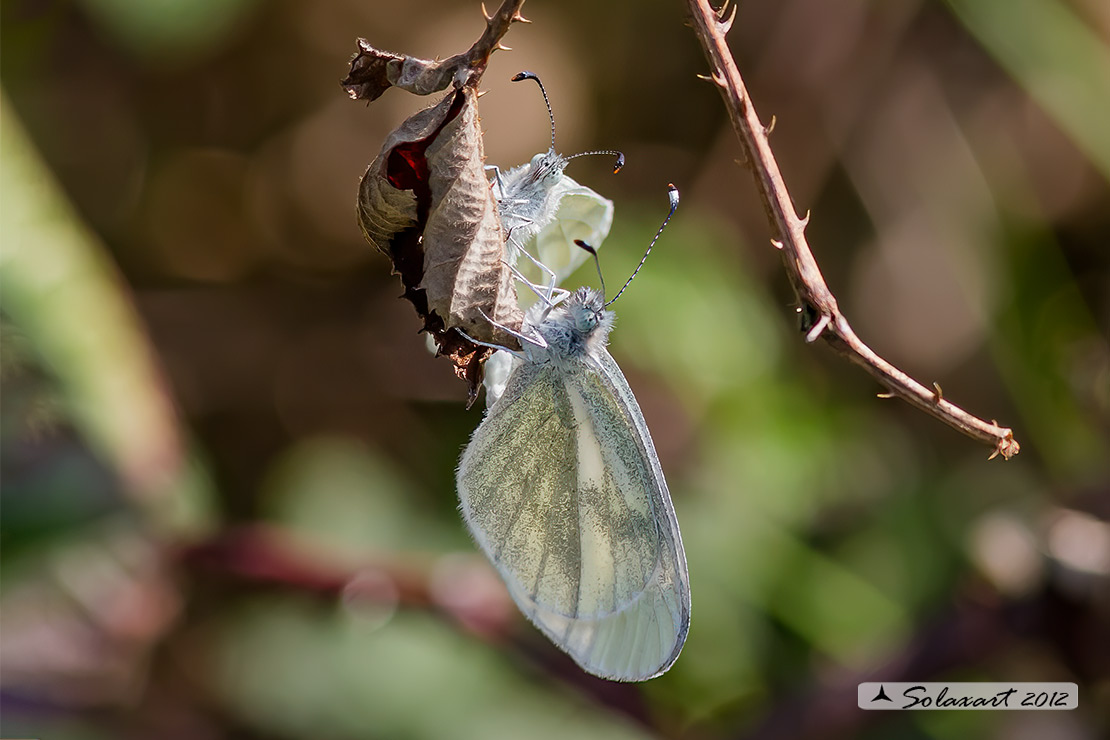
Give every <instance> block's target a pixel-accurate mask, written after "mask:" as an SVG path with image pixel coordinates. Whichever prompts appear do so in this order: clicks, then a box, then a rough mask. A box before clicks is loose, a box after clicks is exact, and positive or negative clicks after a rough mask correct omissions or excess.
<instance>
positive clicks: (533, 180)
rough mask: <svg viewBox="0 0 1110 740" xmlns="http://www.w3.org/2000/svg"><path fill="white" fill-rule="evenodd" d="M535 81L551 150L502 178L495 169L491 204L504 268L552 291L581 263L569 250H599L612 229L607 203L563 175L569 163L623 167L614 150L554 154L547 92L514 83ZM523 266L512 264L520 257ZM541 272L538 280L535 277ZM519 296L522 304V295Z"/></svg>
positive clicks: (522, 76) (582, 256)
mask: <svg viewBox="0 0 1110 740" xmlns="http://www.w3.org/2000/svg"><path fill="white" fill-rule="evenodd" d="M520 80H535V81H536V84H537V85H539V87H540V92H541V93H543V99H544V102H545V103H546V104H547V114H548V117H549V119H550V120H551V146H550V148H549V149H548V150H547V151H546V152H543V153H540V154H537V155H536V156H534V157H532V159H531V161H530V162H528V163H527V164H522V165H520V166H518V167H514V168H512V169H511V170H508V171H507V172H504V173H502V172H501V171H500V169H498V168H497V167H495V166H491V167H488V168H487V169H492V170H493V171H494V178H493V182H492V185H493V194H494V197H495V198H496V199H497V209H498V214H499V215H500V217H501V227H502V229H503V231H504V233H505V240H506V241H505V243H506V247H507V249H506V253H507V259H508V261H509V263H510V264H514V265H517V267H519V268H520V269H521V270H522V271H523V272H524V274H525V276H526V277H528V278H530V279H531V278H532V277H535V279H534V280H531V282H533V283H540V282H541V280H542V281H543V282H544V283H546V284H547V286H548V287H549V288H551V287H554V286H555V285H557V284H558V283H559V282H561V281H562V279H563V278H565V277H566V276H567V275H569V274H570V273H571V272H573V271H574V270H575V269H576V268H577V267H578V266H579V265H581V264H582V263H583V262H584V261H585V260H586V253H585V252H583V251H582V250H581V249H578V248H577V247H576V246H575V241H576V240H582V241H584V242H586V243H587V244H590V245H593V247H594V248H598V247H600V246H601V243H602V241H604V240H605V237H606V236H608V235H609V229H610V228H611V227H612V225H613V201H611V200H609V199H608V198H605V197H603V196H601V195H599V194H598V193H597V192H595V191H594V190H592V189H590V188H588V187H586V186H584V185H580V184H578V183H577V182H575V181H574V180H573V179H572V178H571V177H569V176H567V175H566V173H565V170H566V167H567V164H568V163H569V162H570V160H572V159H576V158H577V157H584V156H588V155H593V154H611V155H614V156H615V157H616V158H617V160H616V163H615V165H614V167H613V172H614V173H616V172H619V171H620V169H621V168H622V167H623V166H624V155H623V154H621V153H620V152H618V151H613V150H602V151H594V152H582V153H581V154H574V155H572V156H569V157H564V156H563V155H561V154H559V153H558V152H556V151H555V116H554V114H553V113H552V112H551V103H550V101H549V100H548V98H547V91H546V90H545V89H544V87H543V83H542V82H540V79H539V77H537V76H536V75H535V74H534V73H532V72H521V73H519V74H517V75H516V76H514V77H513V81H514V82H519V81H520ZM522 255H523V256H525V257H526V258H527V260H528V262H529V263H531V264H530V265H529V264H517V260H518V258H519V257H520V256H522ZM541 273H542V277H541ZM522 297H523V298H524V299H525V301H526V302H527V301H528V300H529V299H528V294H527V293H525V294H523V295H522Z"/></svg>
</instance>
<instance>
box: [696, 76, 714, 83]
mask: <svg viewBox="0 0 1110 740" xmlns="http://www.w3.org/2000/svg"><path fill="white" fill-rule="evenodd" d="M696 76H697V78H698V79H699V80H705V81H706V82H712V81H713V77H712V76H711V75H696Z"/></svg>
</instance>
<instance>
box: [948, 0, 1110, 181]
mask: <svg viewBox="0 0 1110 740" xmlns="http://www.w3.org/2000/svg"><path fill="white" fill-rule="evenodd" d="M947 1H948V5H949V6H950V7H951V8H952V11H953V12H954V13H955V14H956V17H957V18H959V19H960V21H961V22H962V23H963V24H964V26H966V27H967V29H968V30H969V31H970V32H971V33H973V34H974V35H975V37H976V38H977V39H979V41H980V43H982V44H983V46H984V47H985V48H986V49H987V51H989V52H990V53H991V54H993V55H994V57H995V58H996V59H997V60H998V62H999V63H1000V64H1001V65H1002V66H1003V67H1005V68H1006V70H1007V71H1008V72H1009V73H1010V74H1012V75H1013V76H1014V77H1015V79H1017V81H1018V83H1019V84H1020V85H1021V86H1022V87H1023V88H1024V89H1025V90H1026V91H1027V92H1028V93H1029V94H1030V95H1032V96H1033V98H1035V99H1036V100H1037V102H1039V103H1040V104H1041V105H1042V106H1043V107H1044V109H1045V112H1046V113H1048V115H1049V116H1051V117H1052V118H1053V119H1054V120H1055V121H1056V122H1057V123H1058V124H1059V125H1060V127H1061V128H1062V129H1063V130H1064V131H1066V132H1067V133H1068V135H1069V136H1071V137H1072V139H1073V140H1074V141H1075V143H1076V145H1077V146H1078V147H1079V148H1080V149H1082V150H1083V151H1084V152H1086V154H1087V156H1088V157H1090V158H1091V162H1092V163H1093V164H1094V165H1095V167H1097V168H1098V169H1099V171H1100V172H1101V173H1102V176H1103V177H1105V178H1107V179H1108V180H1110V126H1108V125H1107V122H1110V48H1107V45H1106V43H1105V42H1103V41H1102V40H1100V39H1099V37H1098V35H1097V34H1096V33H1095V32H1094V31H1092V30H1091V29H1089V28H1087V27H1086V26H1084V25H1083V22H1082V21H1080V19H1079V18H1077V17H1076V16H1075V14H1074V12H1073V11H1072V10H1071V9H1069V8H1068V7H1067V4H1066V3H1064V2H1061V1H1060V0H1024V2H1019V3H1014V2H1010V0H947Z"/></svg>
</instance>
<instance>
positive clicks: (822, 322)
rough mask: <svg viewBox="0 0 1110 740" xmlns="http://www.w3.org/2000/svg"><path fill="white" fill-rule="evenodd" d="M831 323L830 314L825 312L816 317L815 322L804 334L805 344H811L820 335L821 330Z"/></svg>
mask: <svg viewBox="0 0 1110 740" xmlns="http://www.w3.org/2000/svg"><path fill="white" fill-rule="evenodd" d="M830 323H832V316H829V315H828V314H827V313H825V314H821V318H819V319H817V323H816V324H814V325H813V328H812V329H810V330H809V333H808V334H806V344H813V343H814V342H816V341H817V337H819V336H821V332H823V331H825V329H826V328H827V327H828V325H829V324H830Z"/></svg>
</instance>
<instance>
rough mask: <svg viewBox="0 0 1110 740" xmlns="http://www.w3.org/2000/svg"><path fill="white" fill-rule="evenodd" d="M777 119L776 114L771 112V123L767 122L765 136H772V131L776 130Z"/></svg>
mask: <svg viewBox="0 0 1110 740" xmlns="http://www.w3.org/2000/svg"><path fill="white" fill-rule="evenodd" d="M776 120H777V119H776V118H775V115H774V114H773V113H772V114H771V122H770V123H769V124H767V127H766V128H764V129H763V135H764V136H770V135H771V132H772V131H774V130H775V121H776Z"/></svg>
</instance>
